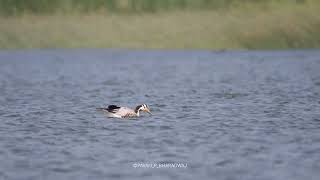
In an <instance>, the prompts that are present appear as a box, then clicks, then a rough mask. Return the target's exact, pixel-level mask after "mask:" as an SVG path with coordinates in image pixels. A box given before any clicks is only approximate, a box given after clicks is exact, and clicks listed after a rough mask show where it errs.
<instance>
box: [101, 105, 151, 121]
mask: <svg viewBox="0 0 320 180" xmlns="http://www.w3.org/2000/svg"><path fill="white" fill-rule="evenodd" d="M97 109H98V110H101V111H103V112H105V113H106V114H107V116H108V117H113V118H131V117H139V116H140V111H144V112H147V113H149V114H151V112H150V109H149V106H148V105H146V104H142V105H139V106H137V107H136V108H135V109H131V108H128V107H120V106H117V105H109V106H108V107H107V108H97Z"/></svg>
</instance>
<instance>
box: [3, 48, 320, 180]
mask: <svg viewBox="0 0 320 180" xmlns="http://www.w3.org/2000/svg"><path fill="white" fill-rule="evenodd" d="M0 93H1V95H0V117H1V121H0V162H1V163H0V179H14V180H16V179H24V180H26V179H30V180H35V179H52V180H54V179H89V178H90V179H137V180H138V179H152V180H158V179H208V180H209V179H223V180H233V179H252V180H253V179H254V180H267V179H273V180H283V179H290V180H300V179H309V180H310V179H314V180H316V179H319V177H320V163H319V162H320V50H292V51H196V50H126V49H73V50H72V49H51V50H50V49H48V50H40V49H35V50H2V51H0ZM143 103H146V104H148V105H149V106H150V108H151V112H152V113H153V115H152V116H150V115H149V114H146V113H144V114H142V116H141V117H139V118H133V119H115V118H107V117H106V115H105V114H103V113H102V112H99V111H96V108H97V107H105V106H107V105H109V104H116V105H121V106H128V107H135V106H137V105H139V104H143ZM150 164H151V166H150ZM168 164H169V165H168ZM178 165H182V166H178Z"/></svg>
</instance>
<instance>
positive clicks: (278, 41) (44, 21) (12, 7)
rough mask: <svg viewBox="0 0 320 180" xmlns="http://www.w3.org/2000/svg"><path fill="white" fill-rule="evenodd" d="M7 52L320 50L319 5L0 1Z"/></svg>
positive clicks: (0, 42) (284, 1)
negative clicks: (33, 49) (10, 50)
mask: <svg viewBox="0 0 320 180" xmlns="http://www.w3.org/2000/svg"><path fill="white" fill-rule="evenodd" d="M1 48H3V49H11V48H167V49H170V48H187V49H193V48H195V49H286V48H320V1H319V0H50V1H49V0H0V49H1Z"/></svg>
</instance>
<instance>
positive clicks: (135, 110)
mask: <svg viewBox="0 0 320 180" xmlns="http://www.w3.org/2000/svg"><path fill="white" fill-rule="evenodd" d="M141 107H142V105H139V106H137V107H136V109H134V112H135V113H137V112H138V111H139V109H140V108H141Z"/></svg>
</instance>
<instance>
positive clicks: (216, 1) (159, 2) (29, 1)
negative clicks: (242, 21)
mask: <svg viewBox="0 0 320 180" xmlns="http://www.w3.org/2000/svg"><path fill="white" fill-rule="evenodd" d="M306 1H308V0H0V15H5V16H12V15H21V14H24V13H33V14H48V13H49V14H50V13H57V12H59V13H61V12H64V13H70V12H96V11H106V12H117V13H118V12H134V13H141V12H142V13H143V12H159V11H168V10H177V9H220V8H229V7H231V6H238V5H241V4H243V3H251V4H252V3H258V4H270V3H288V2H290V3H298V4H299V3H305V2H306Z"/></svg>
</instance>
